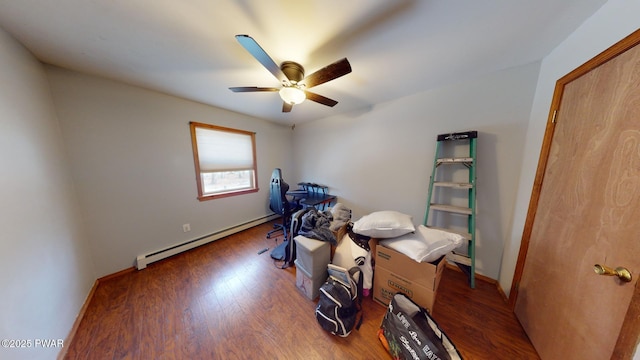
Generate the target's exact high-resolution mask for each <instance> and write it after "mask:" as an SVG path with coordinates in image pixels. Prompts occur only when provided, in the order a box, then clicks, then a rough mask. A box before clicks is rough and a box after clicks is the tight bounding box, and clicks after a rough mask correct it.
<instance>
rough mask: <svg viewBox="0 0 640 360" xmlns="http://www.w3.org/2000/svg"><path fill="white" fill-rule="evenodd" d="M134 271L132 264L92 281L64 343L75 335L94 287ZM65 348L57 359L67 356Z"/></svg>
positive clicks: (94, 291) (60, 359)
mask: <svg viewBox="0 0 640 360" xmlns="http://www.w3.org/2000/svg"><path fill="white" fill-rule="evenodd" d="M134 271H136V268H135V267H133V266H132V267H130V268H127V269H124V270H120V271H118V272H115V273H113V274H109V275H105V276H103V277H101V278H98V279H97V280H96V281H94V282H93V286H92V287H91V290H89V294H88V295H87V298H86V299H85V300H84V304H82V307H81V308H80V312H78V316H76V320H75V321H74V322H73V326H72V327H71V330H69V334H68V335H67V338H66V339H65V340H64V343H65V344H71V342H72V341H73V338H74V337H75V336H76V332H77V331H78V327H79V326H80V323H81V322H82V319H84V314H85V313H86V312H87V307H89V304H90V303H91V300H93V295H94V294H95V293H96V289H97V288H98V285H100V282H103V281H106V280H111V279H115V278H118V277H120V276H123V275H126V274H129V273H132V272H134ZM67 349H68V346H63V347H62V350H61V351H60V353H58V356H57V359H58V360H62V359H64V358H65V356H67Z"/></svg>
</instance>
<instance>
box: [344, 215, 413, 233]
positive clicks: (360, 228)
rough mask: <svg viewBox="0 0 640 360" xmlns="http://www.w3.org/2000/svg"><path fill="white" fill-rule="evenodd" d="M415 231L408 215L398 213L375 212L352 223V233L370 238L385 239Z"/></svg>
mask: <svg viewBox="0 0 640 360" xmlns="http://www.w3.org/2000/svg"><path fill="white" fill-rule="evenodd" d="M413 231H416V228H415V227H414V226H413V221H412V218H411V216H410V215H406V214H403V213H401V212H398V211H390V210H387V211H377V212H373V213H371V214H369V215H365V216H363V217H362V218H360V219H359V220H358V221H356V222H355V223H353V232H354V233H356V234H360V235H365V236H370V237H372V238H378V239H386V238H393V237H397V236H400V235H404V234H407V233H410V232H413Z"/></svg>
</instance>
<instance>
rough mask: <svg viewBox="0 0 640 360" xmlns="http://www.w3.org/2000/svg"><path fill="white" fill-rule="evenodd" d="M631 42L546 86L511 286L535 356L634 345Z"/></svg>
mask: <svg viewBox="0 0 640 360" xmlns="http://www.w3.org/2000/svg"><path fill="white" fill-rule="evenodd" d="M638 42H640V32H636V33H634V34H632V35H631V36H630V37H628V38H626V39H625V40H623V41H622V42H621V43H619V44H616V45H614V46H613V47H612V48H610V49H609V50H607V51H606V52H604V53H603V54H601V55H599V56H598V57H596V58H594V60H592V61H591V62H589V63H587V64H585V65H584V66H583V67H581V68H579V69H576V71H574V72H572V73H571V74H569V75H567V76H566V77H565V78H563V79H561V80H559V81H558V86H557V87H556V94H555V96H554V102H553V104H552V111H551V115H550V121H549V124H548V125H547V133H546V135H545V143H544V144H543V151H542V154H541V156H540V164H539V167H538V174H537V175H536V185H535V186H534V193H533V194H532V201H531V204H530V208H529V214H528V217H527V223H526V225H525V232H524V235H523V245H522V249H521V254H520V257H519V262H518V266H517V268H516V275H515V277H514V287H513V288H512V294H511V295H512V303H513V304H514V311H515V313H516V315H517V317H518V319H519V320H520V322H521V323H522V325H523V327H524V329H525V331H526V332H527V334H528V336H529V338H530V339H531V342H532V343H533V344H534V346H535V347H536V350H537V351H538V353H539V355H540V357H541V358H542V359H609V358H612V357H613V358H619V356H621V357H622V358H625V357H630V354H632V353H633V349H635V343H636V342H637V339H638V330H637V328H638V326H640V325H639V324H638V321H637V318H638V307H637V306H633V307H631V308H630V307H629V305H630V303H631V299H632V297H634V296H635V298H636V299H634V300H635V301H637V300H638V299H637V298H638V291H637V290H636V282H637V279H638V278H639V277H640V46H636V44H637V43H638ZM543 180H544V181H543ZM525 259H526V261H525ZM595 264H602V265H608V266H611V267H614V268H615V267H618V266H624V267H626V268H627V269H629V270H630V271H631V273H632V274H633V279H632V281H631V282H623V281H621V280H620V279H618V278H617V277H607V276H601V275H597V274H596V273H595V272H594V270H593V267H594V265H595ZM514 290H515V291H514ZM634 292H635V295H634ZM623 324H624V329H623V331H622V333H621V329H622V328H623ZM629 334H631V336H630V337H629ZM619 338H620V339H619ZM623 338H624V339H626V340H622V339H623ZM628 339H630V340H628ZM617 342H618V345H617V346H616V343H617ZM614 350H615V351H614ZM614 354H616V355H614ZM619 354H622V355H619Z"/></svg>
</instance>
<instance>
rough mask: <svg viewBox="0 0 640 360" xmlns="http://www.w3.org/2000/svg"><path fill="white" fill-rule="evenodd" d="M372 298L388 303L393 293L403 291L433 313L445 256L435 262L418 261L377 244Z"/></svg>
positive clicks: (384, 303) (383, 303)
mask: <svg viewBox="0 0 640 360" xmlns="http://www.w3.org/2000/svg"><path fill="white" fill-rule="evenodd" d="M375 255H376V257H375V259H376V265H375V266H376V267H375V271H374V275H373V299H374V300H375V301H376V302H377V303H379V304H380V305H383V306H385V307H386V306H388V305H389V302H390V301H391V298H392V297H393V295H394V294H395V293H397V292H402V293H404V294H405V295H407V296H408V297H409V298H411V299H412V300H413V301H415V302H416V303H417V304H418V305H420V306H422V307H424V308H425V309H427V310H428V311H429V312H430V313H431V312H433V303H434V302H435V300H436V291H437V290H438V285H439V284H440V278H441V277H442V272H443V271H444V266H445V263H446V261H445V260H444V256H443V257H441V258H440V259H438V260H437V261H435V262H433V263H419V262H417V261H415V260H413V259H411V258H409V257H408V256H406V255H404V254H402V253H399V252H397V251H395V250H392V249H389V248H387V247H384V246H382V245H377V246H376V253H375Z"/></svg>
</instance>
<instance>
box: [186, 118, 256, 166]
mask: <svg viewBox="0 0 640 360" xmlns="http://www.w3.org/2000/svg"><path fill="white" fill-rule="evenodd" d="M196 142H197V146H198V157H199V159H198V160H199V163H200V171H201V172H217V171H240V170H253V168H254V164H253V137H252V136H251V133H237V132H230V131H223V130H215V129H207V128H201V127H198V128H196Z"/></svg>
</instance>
